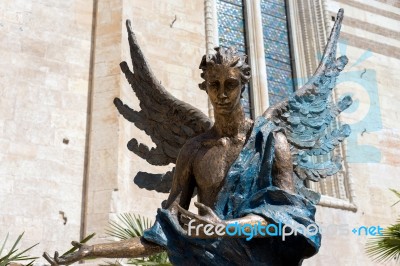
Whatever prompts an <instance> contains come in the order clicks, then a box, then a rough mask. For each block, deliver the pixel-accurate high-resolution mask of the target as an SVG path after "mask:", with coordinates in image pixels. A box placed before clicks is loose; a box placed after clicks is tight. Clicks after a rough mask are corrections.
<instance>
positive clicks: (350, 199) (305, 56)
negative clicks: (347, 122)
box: [287, 0, 357, 211]
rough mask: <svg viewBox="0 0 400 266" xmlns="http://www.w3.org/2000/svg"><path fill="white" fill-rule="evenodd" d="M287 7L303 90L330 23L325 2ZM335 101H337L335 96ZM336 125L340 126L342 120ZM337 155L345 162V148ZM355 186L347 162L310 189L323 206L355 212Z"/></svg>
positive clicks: (318, 0)
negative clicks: (318, 193)
mask: <svg viewBox="0 0 400 266" xmlns="http://www.w3.org/2000/svg"><path fill="white" fill-rule="evenodd" d="M287 5H288V12H289V23H290V31H291V41H292V53H293V54H292V56H293V58H294V65H295V76H296V79H297V81H298V84H297V87H301V86H302V85H303V84H304V83H305V82H307V80H308V78H309V77H310V76H311V75H312V74H313V72H314V71H315V69H316V68H317V67H318V64H319V56H320V55H322V53H323V50H324V48H325V44H326V42H327V39H328V34H329V32H330V30H331V20H330V17H329V15H328V13H327V11H326V6H327V3H326V0H302V1H295V0H288V1H287ZM333 98H334V99H335V101H336V100H337V98H336V95H335V93H333ZM337 122H338V123H339V124H341V120H340V118H339V119H338V121H337ZM335 126H336V125H333V127H335ZM337 152H338V153H340V155H341V157H342V158H346V145H345V144H342V145H341V146H340V149H339V150H338V151H337ZM353 184H354V181H353V177H352V175H351V171H350V169H349V166H348V164H347V163H346V161H344V162H343V171H341V172H340V173H338V174H336V175H335V176H333V177H331V178H329V179H327V180H324V181H321V182H319V183H312V182H311V183H310V184H309V187H310V188H311V189H313V190H315V191H318V192H320V193H322V194H323V195H322V197H321V202H320V205H321V206H327V207H333V208H340V209H346V210H351V211H356V210H357V206H356V205H355V204H354V200H355V193H354V185H353Z"/></svg>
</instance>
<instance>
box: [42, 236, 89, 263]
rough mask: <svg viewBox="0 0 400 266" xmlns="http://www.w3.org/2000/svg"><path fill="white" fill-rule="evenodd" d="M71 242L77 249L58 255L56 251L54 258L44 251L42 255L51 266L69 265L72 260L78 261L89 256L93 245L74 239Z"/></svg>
mask: <svg viewBox="0 0 400 266" xmlns="http://www.w3.org/2000/svg"><path fill="white" fill-rule="evenodd" d="M71 244H72V245H73V246H74V247H76V248H78V251H75V252H73V253H71V254H67V255H65V256H61V257H59V254H58V252H57V251H56V252H55V253H54V258H52V257H50V255H49V254H48V253H47V252H45V253H44V254H43V257H44V258H45V259H46V260H47V261H48V262H49V263H50V265H51V266H58V265H70V264H72V263H74V262H77V261H80V260H82V259H84V258H86V257H89V256H90V255H91V253H92V252H93V246H88V245H85V244H81V243H79V242H76V241H72V242H71Z"/></svg>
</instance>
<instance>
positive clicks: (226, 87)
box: [205, 65, 242, 114]
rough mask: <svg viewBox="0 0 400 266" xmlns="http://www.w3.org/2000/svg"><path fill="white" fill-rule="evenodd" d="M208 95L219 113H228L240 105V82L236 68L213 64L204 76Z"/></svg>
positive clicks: (238, 71)
mask: <svg viewBox="0 0 400 266" xmlns="http://www.w3.org/2000/svg"><path fill="white" fill-rule="evenodd" d="M205 78H206V80H207V82H206V86H207V87H206V90H207V93H208V97H209V98H210V101H211V103H212V105H213V107H214V111H215V112H216V113H219V114H230V113H232V112H233V111H234V110H236V109H237V108H239V107H240V94H241V91H242V83H241V79H240V70H239V69H238V68H233V67H227V66H223V65H214V66H213V67H211V68H210V69H208V70H207V72H206V76H205Z"/></svg>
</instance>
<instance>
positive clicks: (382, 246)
mask: <svg viewBox="0 0 400 266" xmlns="http://www.w3.org/2000/svg"><path fill="white" fill-rule="evenodd" d="M391 191H392V192H393V193H394V194H396V196H397V197H398V198H400V192H399V191H398V190H395V189H391ZM399 202H400V200H398V201H397V202H396V203H395V204H393V205H392V206H394V205H396V204H397V203H399ZM366 252H367V254H368V256H370V257H372V258H373V259H374V260H375V261H377V262H384V261H389V260H392V259H394V260H396V261H399V260H400V218H399V219H398V220H397V221H396V224H393V225H390V226H389V227H387V228H385V229H384V230H383V234H382V235H381V236H376V237H374V238H372V239H370V240H369V241H368V242H367V245H366Z"/></svg>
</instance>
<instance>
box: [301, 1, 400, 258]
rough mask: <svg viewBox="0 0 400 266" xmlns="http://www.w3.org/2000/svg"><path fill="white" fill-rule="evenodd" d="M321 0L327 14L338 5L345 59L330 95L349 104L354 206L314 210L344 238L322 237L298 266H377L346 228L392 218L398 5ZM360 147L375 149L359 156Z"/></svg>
mask: <svg viewBox="0 0 400 266" xmlns="http://www.w3.org/2000/svg"><path fill="white" fill-rule="evenodd" d="M327 2H328V5H327V7H328V10H327V11H328V14H329V15H330V16H335V14H336V12H337V10H338V9H339V8H344V10H345V18H344V21H343V27H342V33H341V40H342V44H340V45H339V49H338V55H341V54H346V55H347V56H348V58H349V63H348V65H347V66H346V68H345V70H344V71H343V75H342V76H343V77H344V79H343V82H341V83H340V84H339V86H338V88H337V92H338V93H337V94H338V96H339V97H340V95H343V94H348V93H350V94H352V97H353V100H354V104H353V105H354V106H353V107H352V108H351V111H350V112H345V113H343V114H342V119H343V122H346V123H349V124H350V126H352V128H353V131H352V134H353V135H352V136H353V137H352V138H353V140H354V141H349V140H348V141H347V143H346V146H347V158H346V160H347V162H348V165H349V172H350V174H351V175H352V177H353V183H354V184H353V186H354V188H355V196H356V198H355V203H356V205H357V207H358V209H357V212H351V211H345V210H339V209H333V208H326V207H319V208H318V210H317V216H316V220H317V222H318V223H319V224H321V225H323V226H329V225H332V224H333V225H346V227H347V228H348V230H349V232H348V233H349V234H348V235H346V236H341V235H329V234H325V235H323V237H322V247H321V250H320V252H319V253H318V255H316V256H315V257H313V258H311V259H309V260H307V261H305V263H304V265H382V263H376V264H374V263H373V262H372V261H371V259H370V258H369V257H367V256H366V254H365V242H366V240H367V239H368V238H369V237H366V236H357V235H355V234H353V233H352V232H350V230H352V229H353V228H358V227H359V226H363V225H364V226H377V225H380V226H381V227H386V226H388V225H390V224H392V223H394V222H395V221H396V220H397V219H398V217H399V212H398V210H399V206H393V207H392V206H391V205H392V204H394V203H395V202H396V201H397V200H396V197H395V196H394V194H393V193H392V192H390V191H389V189H390V188H395V189H399V188H400V179H399V174H398V173H399V171H400V156H399V155H400V153H399V147H400V122H399V119H398V118H399V117H400V108H399V104H400V102H399V99H400V92H399V90H398V86H399V84H400V77H399V76H398V74H397V73H399V71H400V56H399V52H400V8H399V6H398V5H397V4H398V3H397V2H396V1H392V2H390V1H355V0H352V1H347V0H346V1H344V0H335V1H327ZM385 2H386V3H385ZM396 5H397V6H396ZM344 43H347V44H344ZM368 50H370V51H371V52H368ZM375 77H376V78H375ZM361 125H362V126H361ZM361 145H370V146H372V147H375V148H376V149H377V150H375V151H374V150H370V152H366V150H362V149H363V147H362V146H361ZM374 160H378V161H377V162H373V161H374ZM387 265H391V264H387Z"/></svg>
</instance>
